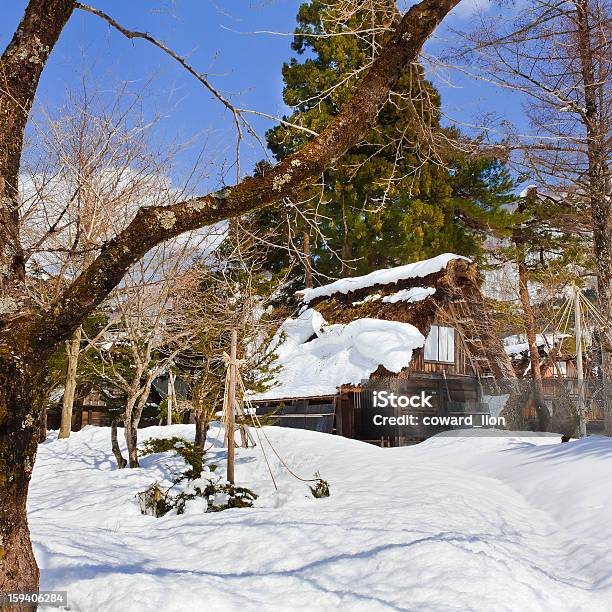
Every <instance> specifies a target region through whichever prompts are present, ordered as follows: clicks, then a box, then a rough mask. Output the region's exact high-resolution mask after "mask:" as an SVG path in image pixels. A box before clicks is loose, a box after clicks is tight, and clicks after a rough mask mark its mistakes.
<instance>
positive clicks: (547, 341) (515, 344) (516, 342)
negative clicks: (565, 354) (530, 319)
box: [503, 334, 569, 355]
mask: <svg viewBox="0 0 612 612" xmlns="http://www.w3.org/2000/svg"><path fill="white" fill-rule="evenodd" d="M563 338H569V335H568V334H554V335H553V334H546V335H545V336H544V335H542V334H538V335H537V336H536V344H537V345H538V346H543V347H544V349H545V350H547V349H548V347H549V346H554V345H555V344H556V343H558V342H559V340H561V339H563ZM503 343H504V349H505V350H506V353H508V355H518V354H520V353H524V352H526V351H528V350H529V344H528V343H527V341H526V338H525V336H524V335H520V334H519V335H516V336H508V337H506V338H504V339H503Z"/></svg>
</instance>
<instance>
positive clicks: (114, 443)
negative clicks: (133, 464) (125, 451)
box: [111, 418, 127, 470]
mask: <svg viewBox="0 0 612 612" xmlns="http://www.w3.org/2000/svg"><path fill="white" fill-rule="evenodd" d="M118 420H119V419H117V418H114V419H113V420H112V421H111V448H112V449H113V455H115V459H116V460H117V467H118V468H119V469H120V470H122V469H123V468H124V467H125V466H126V465H127V461H126V460H125V459H124V457H123V455H122V454H121V448H120V447H119V440H118V439H117V421H118Z"/></svg>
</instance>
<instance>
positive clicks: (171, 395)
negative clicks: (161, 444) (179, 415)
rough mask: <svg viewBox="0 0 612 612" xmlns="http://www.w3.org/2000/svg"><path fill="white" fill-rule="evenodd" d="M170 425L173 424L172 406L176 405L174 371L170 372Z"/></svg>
mask: <svg viewBox="0 0 612 612" xmlns="http://www.w3.org/2000/svg"><path fill="white" fill-rule="evenodd" d="M167 399H168V425H172V408H173V407H174V372H173V371H172V370H170V372H169V373H168V396H167Z"/></svg>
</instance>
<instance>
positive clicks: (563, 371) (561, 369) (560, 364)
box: [555, 361, 567, 378]
mask: <svg viewBox="0 0 612 612" xmlns="http://www.w3.org/2000/svg"><path fill="white" fill-rule="evenodd" d="M555 376H561V377H563V378H566V377H567V361H557V367H556V368H555Z"/></svg>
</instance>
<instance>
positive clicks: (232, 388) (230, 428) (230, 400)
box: [226, 329, 238, 484]
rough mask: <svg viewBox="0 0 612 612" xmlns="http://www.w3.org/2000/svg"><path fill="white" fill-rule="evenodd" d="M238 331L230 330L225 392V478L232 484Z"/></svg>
mask: <svg viewBox="0 0 612 612" xmlns="http://www.w3.org/2000/svg"><path fill="white" fill-rule="evenodd" d="M237 345H238V332H237V331H236V330H235V329H233V330H232V345H231V351H230V362H229V389H228V392H227V406H228V408H227V420H226V423H227V480H228V482H231V483H232V484H234V447H235V443H234V410H235V408H234V404H235V403H236V347H237Z"/></svg>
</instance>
